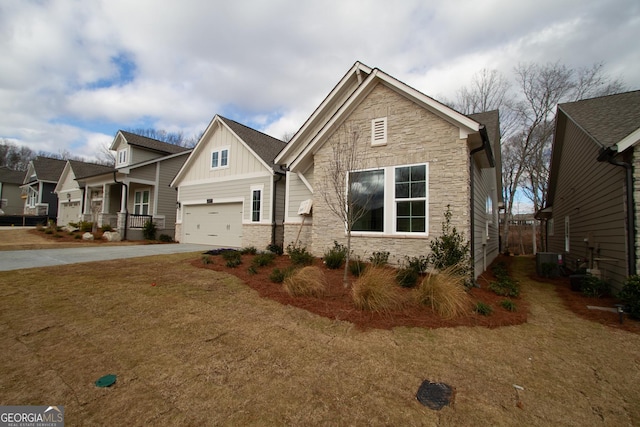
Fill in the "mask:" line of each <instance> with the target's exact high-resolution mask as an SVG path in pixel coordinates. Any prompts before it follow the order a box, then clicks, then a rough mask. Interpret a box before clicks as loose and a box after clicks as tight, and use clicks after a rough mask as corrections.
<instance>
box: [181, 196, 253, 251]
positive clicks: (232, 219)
mask: <svg viewBox="0 0 640 427" xmlns="http://www.w3.org/2000/svg"><path fill="white" fill-rule="evenodd" d="M182 228H183V229H184V242H185V243H198V244H203V245H216V246H225V247H236V248H239V247H241V246H242V203H220V204H211V205H187V206H185V207H184V212H183V215H182Z"/></svg>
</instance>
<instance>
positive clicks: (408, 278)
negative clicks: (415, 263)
mask: <svg viewBox="0 0 640 427" xmlns="http://www.w3.org/2000/svg"><path fill="white" fill-rule="evenodd" d="M396 280H397V281H398V283H399V284H400V286H402V287H403V288H413V287H415V286H416V282H417V281H418V272H417V271H416V270H414V269H413V268H410V267H405V268H401V269H400V270H398V272H397V273H396Z"/></svg>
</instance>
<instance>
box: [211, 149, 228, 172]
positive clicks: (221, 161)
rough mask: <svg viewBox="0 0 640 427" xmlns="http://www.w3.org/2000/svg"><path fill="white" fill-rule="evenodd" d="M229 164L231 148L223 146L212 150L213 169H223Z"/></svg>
mask: <svg viewBox="0 0 640 427" xmlns="http://www.w3.org/2000/svg"><path fill="white" fill-rule="evenodd" d="M228 166H229V149H228V148H221V149H219V150H215V151H212V152H211V169H221V168H226V167H228Z"/></svg>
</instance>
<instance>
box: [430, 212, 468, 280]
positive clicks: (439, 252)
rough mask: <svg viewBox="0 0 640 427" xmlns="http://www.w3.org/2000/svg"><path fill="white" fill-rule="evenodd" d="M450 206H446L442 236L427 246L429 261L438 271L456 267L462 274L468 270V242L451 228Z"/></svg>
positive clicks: (454, 228) (462, 235) (461, 234)
mask: <svg viewBox="0 0 640 427" xmlns="http://www.w3.org/2000/svg"><path fill="white" fill-rule="evenodd" d="M451 216H452V213H451V206H450V205H447V210H446V212H445V213H444V218H445V220H444V222H443V223H442V235H441V236H440V237H437V238H435V239H433V240H432V241H431V242H430V243H429V246H430V247H431V254H430V255H429V261H430V262H431V264H432V265H433V266H434V267H435V268H436V269H438V270H443V269H445V268H447V267H452V266H456V265H457V266H458V267H459V268H461V269H462V270H463V273H468V272H469V270H470V267H471V266H470V263H469V242H468V241H465V238H464V233H459V232H458V230H457V229H456V227H452V226H451Z"/></svg>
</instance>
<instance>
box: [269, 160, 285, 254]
mask: <svg viewBox="0 0 640 427" xmlns="http://www.w3.org/2000/svg"><path fill="white" fill-rule="evenodd" d="M276 176H277V177H278V179H275V176H274V177H273V178H274V179H273V198H272V199H271V246H272V247H274V246H275V244H276V227H277V223H276V200H277V196H278V183H279V182H280V181H281V180H282V177H283V176H284V175H282V174H281V173H279V172H276Z"/></svg>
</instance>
